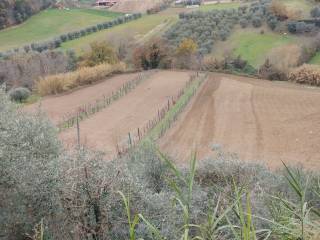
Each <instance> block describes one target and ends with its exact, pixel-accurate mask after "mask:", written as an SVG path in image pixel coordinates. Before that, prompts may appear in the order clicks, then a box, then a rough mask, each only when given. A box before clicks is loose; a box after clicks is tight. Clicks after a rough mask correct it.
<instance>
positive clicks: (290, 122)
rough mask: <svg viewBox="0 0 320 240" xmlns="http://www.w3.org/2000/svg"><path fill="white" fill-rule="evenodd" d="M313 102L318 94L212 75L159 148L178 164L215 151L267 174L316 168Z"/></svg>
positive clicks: (317, 118) (319, 124)
mask: <svg viewBox="0 0 320 240" xmlns="http://www.w3.org/2000/svg"><path fill="white" fill-rule="evenodd" d="M319 101H320V90H319V89H309V88H305V87H301V86H297V85H293V84H290V83H276V82H268V81H263V80H257V79H250V78H243V77H236V76H232V75H223V74H213V75H212V76H211V78H209V79H208V80H207V81H206V82H205V83H204V84H203V86H202V89H201V90H200V91H199V92H198V94H197V95H196V97H195V98H194V99H193V100H192V101H191V102H190V104H189V106H188V107H187V109H186V111H185V112H184V113H183V114H182V115H181V116H180V118H179V120H178V121H177V122H176V123H175V125H174V127H173V128H172V129H170V130H169V131H168V132H167V134H166V135H165V136H164V137H163V138H162V139H161V140H160V142H159V144H160V147H161V149H162V150H163V151H165V152H166V153H168V154H169V155H171V156H172V157H173V158H174V159H176V160H177V161H180V162H182V163H186V162H188V158H189V156H190V153H191V151H192V150H193V149H196V150H197V152H198V157H199V158H200V159H202V158H205V157H208V156H214V155H215V154H216V153H217V149H219V150H222V151H225V152H231V153H235V154H237V155H238V156H239V157H240V159H241V160H246V161H252V162H260V163H262V164H266V165H267V166H269V167H271V168H278V167H281V166H282V162H281V161H284V162H285V163H287V164H288V165H292V164H299V165H303V166H305V167H307V168H310V169H312V168H313V169H316V168H320V152H319V142H320V106H319V104H318V102H319ZM213 150H215V151H213Z"/></svg>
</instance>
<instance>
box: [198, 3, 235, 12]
mask: <svg viewBox="0 0 320 240" xmlns="http://www.w3.org/2000/svg"><path fill="white" fill-rule="evenodd" d="M240 5H241V4H240V3H218V4H206V5H204V4H203V5H201V6H200V7H199V10H200V11H211V10H223V9H231V8H238V7H240Z"/></svg>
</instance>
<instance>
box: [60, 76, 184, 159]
mask: <svg viewBox="0 0 320 240" xmlns="http://www.w3.org/2000/svg"><path fill="white" fill-rule="evenodd" d="M189 77H190V73H188V72H173V71H159V72H157V73H155V74H154V75H152V76H151V77H150V78H147V79H146V80H145V81H143V83H141V84H139V85H138V86H137V87H136V88H135V89H134V90H133V91H131V92H130V93H128V94H127V95H125V96H124V97H122V98H120V99H119V100H117V101H115V102H114V103H113V104H111V105H110V106H109V107H107V108H105V109H104V110H102V111H101V112H99V113H96V114H95V115H93V116H91V117H90V118H88V119H85V120H84V121H82V122H81V123H80V132H81V142H82V144H85V145H86V146H89V147H91V148H93V149H96V150H100V151H103V152H105V153H107V156H108V157H114V156H115V155H116V153H117V146H122V145H126V144H128V133H129V132H132V133H133V132H137V129H138V128H141V129H142V128H143V126H145V124H146V123H148V121H149V120H151V119H153V118H154V117H156V116H157V114H158V110H159V109H161V108H162V107H164V106H166V104H167V102H168V100H171V98H172V97H173V96H176V95H177V94H178V93H179V91H181V89H183V87H184V86H185V84H186V83H187V81H188V80H189ZM95 88H96V89H99V85H96V86H95ZM60 136H61V139H62V140H63V142H64V143H65V144H66V146H73V145H75V143H76V141H77V131H76V129H75V128H70V129H68V130H66V131H64V132H62V133H61V135H60Z"/></svg>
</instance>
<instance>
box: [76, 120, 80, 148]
mask: <svg viewBox="0 0 320 240" xmlns="http://www.w3.org/2000/svg"><path fill="white" fill-rule="evenodd" d="M77 140H78V149H80V124H79V114H78V115H77Z"/></svg>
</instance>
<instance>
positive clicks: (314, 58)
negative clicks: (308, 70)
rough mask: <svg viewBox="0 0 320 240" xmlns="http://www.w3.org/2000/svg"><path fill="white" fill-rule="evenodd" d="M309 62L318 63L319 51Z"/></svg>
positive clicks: (319, 62) (319, 63) (319, 58)
mask: <svg viewBox="0 0 320 240" xmlns="http://www.w3.org/2000/svg"><path fill="white" fill-rule="evenodd" d="M310 63H311V64H316V65H320V52H318V53H317V54H316V55H315V56H314V57H313V58H312V59H311V60H310Z"/></svg>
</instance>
